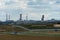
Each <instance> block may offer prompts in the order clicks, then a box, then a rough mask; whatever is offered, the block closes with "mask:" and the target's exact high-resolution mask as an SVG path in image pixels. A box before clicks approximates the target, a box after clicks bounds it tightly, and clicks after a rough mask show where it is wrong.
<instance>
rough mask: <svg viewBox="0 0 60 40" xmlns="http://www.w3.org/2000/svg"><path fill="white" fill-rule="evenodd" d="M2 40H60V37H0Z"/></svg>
mask: <svg viewBox="0 0 60 40" xmlns="http://www.w3.org/2000/svg"><path fill="white" fill-rule="evenodd" d="M0 40H60V37H48V36H25V35H23V36H22V35H0Z"/></svg>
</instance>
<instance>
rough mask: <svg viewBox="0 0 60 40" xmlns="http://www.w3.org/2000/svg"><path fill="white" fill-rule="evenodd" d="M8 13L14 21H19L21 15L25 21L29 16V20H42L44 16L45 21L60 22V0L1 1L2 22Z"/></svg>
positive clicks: (0, 18) (0, 14) (0, 17)
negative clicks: (53, 20) (55, 20)
mask: <svg viewBox="0 0 60 40" xmlns="http://www.w3.org/2000/svg"><path fill="white" fill-rule="evenodd" d="M6 13H7V14H10V15H11V19H13V20H18V19H19V14H20V13H22V14H23V19H25V16H26V14H28V16H29V17H28V18H29V20H40V18H41V15H42V14H44V15H45V20H48V19H52V18H54V19H57V20H60V19H59V17H60V0H0V20H2V21H4V20H5V16H6Z"/></svg>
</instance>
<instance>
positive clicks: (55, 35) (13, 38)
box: [0, 25, 60, 40]
mask: <svg viewBox="0 0 60 40" xmlns="http://www.w3.org/2000/svg"><path fill="white" fill-rule="evenodd" d="M25 29H26V28H24V27H19V26H17V27H14V26H11V25H7V26H6V25H3V26H2V25H0V40H60V29H39V30H38V29H36V30H28V29H27V30H25Z"/></svg>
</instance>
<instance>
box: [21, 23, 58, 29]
mask: <svg viewBox="0 0 60 40" xmlns="http://www.w3.org/2000/svg"><path fill="white" fill-rule="evenodd" d="M21 26H23V27H26V28H28V29H55V28H58V27H54V25H53V24H21Z"/></svg>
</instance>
